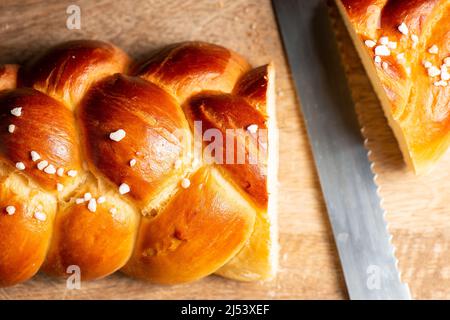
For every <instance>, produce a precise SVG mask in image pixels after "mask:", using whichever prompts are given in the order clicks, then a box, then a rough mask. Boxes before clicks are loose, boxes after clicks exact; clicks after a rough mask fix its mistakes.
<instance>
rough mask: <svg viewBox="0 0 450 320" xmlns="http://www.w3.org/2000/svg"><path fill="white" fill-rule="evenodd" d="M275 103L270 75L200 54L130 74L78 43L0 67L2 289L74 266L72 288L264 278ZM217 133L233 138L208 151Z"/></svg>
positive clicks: (227, 55)
mask: <svg viewBox="0 0 450 320" xmlns="http://www.w3.org/2000/svg"><path fill="white" fill-rule="evenodd" d="M19 74H20V77H19ZM273 93H274V70H273V66H272V65H270V64H269V65H265V66H262V67H259V68H256V69H251V68H250V66H249V64H248V63H247V62H246V61H245V60H244V59H243V58H242V57H240V56H239V55H237V54H236V53H234V52H232V51H230V50H228V49H226V48H224V47H221V46H218V45H214V44H209V43H203V42H185V43H178V44H174V45H171V46H169V47H167V48H164V49H162V50H160V51H157V52H156V53H154V54H153V55H152V56H151V57H150V58H149V59H147V60H145V61H143V62H141V63H136V64H133V63H132V62H131V61H130V59H129V57H128V56H127V55H126V54H125V53H124V52H123V51H122V50H120V49H119V48H117V47H115V46H114V45H112V44H109V43H105V42H100V41H91V40H79V41H71V42H67V43H64V44H61V45H59V46H56V47H54V48H52V49H50V50H49V51H47V52H45V53H44V54H43V55H42V56H40V57H38V58H37V59H36V60H34V62H33V63H31V64H30V65H29V66H27V67H24V68H23V70H22V69H21V70H20V72H19V67H18V66H17V65H5V66H3V67H1V69H0V286H10V285H14V284H17V283H19V282H22V281H25V280H27V279H29V278H31V277H32V276H33V275H34V274H36V273H37V272H38V271H39V270H42V271H44V272H46V273H47V274H50V275H54V276H61V277H64V276H68V275H69V274H68V268H71V266H77V267H79V268H80V271H81V278H82V279H83V280H89V279H96V278H101V277H105V276H107V275H109V274H111V273H113V272H115V271H116V270H119V269H120V270H122V271H123V272H125V273H127V274H129V275H130V276H133V277H138V278H142V279H145V280H149V281H152V282H156V283H169V284H170V283H181V282H188V281H193V280H196V279H199V278H202V277H205V276H207V275H209V274H212V273H217V274H220V275H222V276H225V277H228V278H232V279H238V280H263V279H269V278H271V277H273V276H274V275H275V272H276V265H277V229H276V228H277V226H276V198H275V196H276V189H277V181H276V174H277V134H276V133H277V131H276V122H275V109H274V107H275V101H274V95H273ZM199 123H200V124H201V126H198V124H199ZM228 130H236V131H239V132H240V133H241V135H236V136H233V137H232V139H230V142H232V143H230V144H227V143H225V140H224V143H223V144H222V145H220V144H217V145H216V148H215V149H214V150H213V151H214V152H212V151H211V149H208V148H210V147H211V144H210V143H211V141H213V139H212V138H211V137H210V136H208V134H210V133H211V132H213V133H215V134H217V133H219V134H223V136H224V139H225V137H226V138H227V139H228V136H227V135H226V134H227V133H228ZM199 137H200V138H199ZM208 137H209V138H208ZM215 137H216V138H217V135H216V136H215ZM226 142H229V141H228V140H227V141H226ZM238 149H239V150H242V154H241V155H242V157H243V159H244V160H245V161H243V162H242V161H241V162H239V161H238V160H242V159H238V156H239V155H240V154H239V152H238ZM206 150H209V151H211V152H210V157H209V158H205V157H204V156H203V155H204V154H207V153H205V151H206ZM235 151H236V152H235ZM229 154H231V156H230V157H229ZM256 156H257V157H256ZM228 157H229V158H230V159H228ZM255 157H256V158H255ZM224 158H226V159H227V160H231V161H220V160H221V159H224ZM255 159H256V160H255ZM251 160H253V161H251Z"/></svg>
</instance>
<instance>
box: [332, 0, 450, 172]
mask: <svg viewBox="0 0 450 320" xmlns="http://www.w3.org/2000/svg"><path fill="white" fill-rule="evenodd" d="M337 3H338V6H339V7H340V8H341V13H342V14H343V15H344V17H345V20H346V23H347V26H348V27H349V28H350V31H351V32H350V33H351V34H352V35H353V34H354V35H355V37H353V38H354V41H356V42H357V46H358V47H361V48H362V49H359V52H360V54H361V55H362V57H363V61H364V62H365V63H364V65H365V67H366V69H367V70H368V72H369V74H372V73H373V71H374V72H375V73H376V77H375V76H374V77H371V80H372V82H373V83H374V87H375V89H376V91H377V93H378V95H379V97H380V100H381V102H382V105H383V108H384V111H385V113H386V116H387V118H388V120H389V123H390V125H391V127H392V128H393V130H394V133H395V135H396V137H397V139H398V141H399V144H400V147H401V149H402V152H403V155H404V158H405V161H406V163H407V164H408V165H410V166H411V168H412V169H413V170H414V171H415V172H416V173H419V174H420V173H424V172H428V171H429V170H430V169H431V168H432V167H433V165H434V164H435V163H436V162H437V161H438V160H439V159H440V158H441V157H442V155H443V154H444V153H445V152H446V150H447V149H448V147H449V145H450V113H449V111H450V98H449V97H450V85H449V80H448V76H447V74H446V73H447V68H448V67H449V66H446V63H445V59H446V58H448V57H450V27H449V24H448V19H449V18H450V2H448V1H445V0H413V1H409V0H396V1H393V0H377V1H376V0H372V1H369V0H364V1H362V0H339V1H337ZM356 38H357V39H356ZM381 39H389V40H388V41H389V42H387V45H388V46H390V50H389V54H388V55H386V56H378V57H377V54H376V52H377V51H376V50H377V48H378V47H379V46H380V45H381V43H380V40H381ZM366 41H369V42H368V43H369V44H370V42H371V41H373V42H372V43H374V44H373V45H372V44H371V45H370V46H368V44H367V42H366ZM367 58H369V59H370V60H372V63H370V62H368V61H369V60H367ZM375 59H378V61H376V60H375ZM444 69H445V71H442V70H444ZM378 85H379V88H381V89H380V90H379V89H377V87H378Z"/></svg>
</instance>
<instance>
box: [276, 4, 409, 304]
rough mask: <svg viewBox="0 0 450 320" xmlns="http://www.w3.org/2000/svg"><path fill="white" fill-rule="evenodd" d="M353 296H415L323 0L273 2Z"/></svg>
mask: <svg viewBox="0 0 450 320" xmlns="http://www.w3.org/2000/svg"><path fill="white" fill-rule="evenodd" d="M272 4H273V8H274V11H275V15H276V17H277V21H278V27H279V30H280V32H281V35H282V39H283V43H284V49H285V52H286V54H287V58H288V61H289V65H290V69H291V72H292V76H293V80H294V83H295V87H296V91H297V95H298V97H299V101H300V104H301V111H302V113H303V118H304V121H305V123H306V129H307V133H308V137H309V140H310V144H311V147H312V151H313V157H314V161H315V164H316V168H317V172H318V175H319V180H320V185H321V188H322V192H323V195H324V198H325V202H326V207H327V211H328V216H329V220H330V222H331V225H332V230H333V234H334V239H335V242H336V245H337V248H338V253H339V258H340V261H341V265H342V268H343V271H344V278H345V282H346V286H347V290H348V293H349V297H350V299H358V300H361V299H363V300H366V299H367V300H374V299H411V296H410V292H409V288H408V285H407V284H404V283H402V282H401V280H400V274H399V271H398V269H397V260H396V258H395V256H394V248H393V246H392V244H391V242H390V239H391V236H390V234H389V232H388V230H387V224H386V221H385V219H384V210H383V209H382V208H381V205H380V198H379V196H378V193H377V185H376V184H375V181H374V174H373V172H372V169H371V164H370V162H369V158H368V151H367V150H366V148H365V146H364V139H363V137H362V135H361V132H360V126H359V123H358V120H357V116H356V112H355V108H354V103H353V101H352V98H351V94H350V90H349V88H348V85H347V80H346V78H345V74H344V69H343V66H342V64H341V62H340V57H339V53H338V49H337V43H336V39H335V35H334V32H333V30H332V28H331V23H330V20H329V16H328V11H327V7H326V4H325V3H324V1H322V0H308V1H306V0H273V1H272Z"/></svg>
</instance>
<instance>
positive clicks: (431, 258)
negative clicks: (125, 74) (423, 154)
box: [0, 0, 450, 299]
mask: <svg viewBox="0 0 450 320" xmlns="http://www.w3.org/2000/svg"><path fill="white" fill-rule="evenodd" d="M303 1H306V0H303ZM70 4H78V5H79V6H80V7H81V15H82V22H81V30H79V31H78V30H76V31H74V30H68V29H67V28H66V27H65V23H66V18H67V15H66V12H65V11H66V8H67V6H68V5H70ZM78 38H94V39H103V40H109V41H112V42H113V43H115V44H116V45H118V46H121V47H122V48H124V49H125V50H126V51H127V52H128V53H129V54H130V55H131V56H133V57H136V58H139V57H142V56H144V55H145V54H146V53H148V52H149V51H151V50H152V49H155V48H157V47H160V46H162V45H165V44H169V43H172V42H175V41H182V40H194V39H198V40H205V41H211V42H215V43H218V44H222V45H225V46H227V47H229V48H232V49H234V50H235V51H237V52H239V53H241V54H242V55H244V56H245V57H246V58H248V59H249V61H250V62H251V63H252V64H254V65H260V64H265V63H267V62H269V61H270V60H273V61H274V62H275V65H276V68H277V87H278V88H277V104H278V107H277V108H278V122H279V129H280V172H279V179H280V201H279V209H280V214H279V220H280V242H281V248H282V249H281V259H280V263H281V266H280V272H279V275H278V277H277V278H276V279H275V280H274V281H271V282H266V283H238V282H234V281H229V280H224V279H222V278H220V277H216V276H211V277H208V278H206V279H203V280H201V281H198V282H195V283H192V284H185V285H177V286H156V285H151V284H148V283H143V282H140V281H136V280H132V279H129V278H127V277H126V276H123V275H121V274H115V275H113V276H111V277H108V278H106V279H103V280H99V281H95V282H86V283H82V289H81V290H66V287H65V282H64V281H60V280H54V279H49V278H47V277H46V276H44V275H38V276H37V277H36V278H35V279H33V280H32V281H29V282H27V283H25V284H21V285H18V286H15V287H13V288H8V289H0V299H17V298H25V299H39V298H40V299H73V298H79V299H95V298H97V299H110V298H115V299H137V298H139V299H183V298H187V299H197V298H198V299H200V298H207V299H216V298H217V299H264V298H265V299H345V298H347V293H346V289H345V285H344V282H343V276H342V271H341V269H340V265H339V260H338V257H337V254H336V249H335V245H334V241H333V237H332V235H331V231H330V225H329V223H328V219H327V214H326V211H325V207H324V203H323V199H322V196H321V193H320V187H319V184H318V179H317V174H316V172H315V168H314V163H313V161H312V157H311V151H310V148H309V145H308V140H307V137H306V133H305V128H304V126H303V122H302V118H301V114H300V112H299V106H298V102H297V100H296V97H295V93H294V91H293V84H292V80H291V78H290V74H289V70H288V68H287V64H286V60H285V57H284V54H283V51H282V46H281V43H280V37H279V35H278V31H277V28H276V23H275V19H274V16H273V11H272V7H271V4H270V2H269V1H268V0H234V1H226V0H224V1H217V0H200V1H199V0H180V1H174V0H169V1H167V0H160V1H149V0H147V1H144V0H142V1H125V0H121V1H105V0H101V1H56V0H52V1H44V0H29V1H20V2H19V1H10V0H2V1H1V3H0V63H6V62H23V61H26V60H27V59H28V58H30V57H31V56H33V55H34V54H36V53H37V52H40V51H41V50H43V49H44V48H46V47H48V46H50V45H53V44H56V43H59V42H61V41H65V40H68V39H78ZM342 42H343V49H344V51H345V56H346V57H347V58H346V61H347V63H346V65H347V71H348V73H349V78H350V83H351V85H352V90H353V93H354V99H355V101H356V102H357V109H358V112H359V114H360V117H361V122H362V125H363V126H364V127H365V132H366V136H367V138H368V139H369V147H370V149H371V150H372V151H373V155H372V158H373V160H374V161H375V164H376V166H375V170H376V172H377V173H378V181H377V182H378V183H379V185H380V186H381V187H382V188H381V193H382V196H383V198H384V207H385V208H386V209H387V210H388V213H389V214H388V221H389V222H390V230H391V232H392V233H393V236H394V240H393V241H394V244H395V245H396V247H397V256H398V258H399V260H400V269H401V270H402V271H403V278H404V280H406V281H407V282H409V284H410V287H411V290H412V294H413V296H414V297H415V298H437V299H440V298H450V201H449V199H450V192H449V189H450V155H448V156H447V157H445V159H443V161H442V162H441V163H440V164H439V165H438V167H437V168H436V169H435V170H434V172H433V173H432V174H430V175H428V176H423V177H416V176H414V175H413V174H412V173H410V172H408V171H407V170H406V169H405V167H404V165H403V162H402V159H401V156H400V153H399V150H398V148H397V145H396V142H395V140H394V138H393V136H392V134H391V131H390V130H389V128H388V126H387V124H386V122H385V120H384V117H383V114H382V111H381V108H380V106H379V103H378V101H377V99H376V97H375V96H374V94H373V92H372V89H371V87H370V84H369V83H368V80H367V78H366V76H365V75H364V72H363V70H362V67H361V65H360V64H359V61H358V59H357V57H356V55H355V53H354V51H353V49H352V46H351V44H350V42H348V39H347V38H346V37H342Z"/></svg>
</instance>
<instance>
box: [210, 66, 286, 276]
mask: <svg viewBox="0 0 450 320" xmlns="http://www.w3.org/2000/svg"><path fill="white" fill-rule="evenodd" d="M264 68H265V70H266V72H265V73H263V74H262V77H264V79H266V82H267V86H266V92H265V95H264V105H263V106H261V107H263V108H264V110H265V112H266V115H267V128H268V145H267V147H268V158H267V180H266V184H267V185H266V189H267V193H268V202H267V206H266V207H265V208H262V209H261V208H260V209H259V210H258V214H257V217H256V221H255V227H254V230H253V234H252V236H251V238H250V239H249V241H248V243H247V245H246V246H244V248H243V249H242V250H241V251H240V253H239V254H238V255H237V256H236V257H234V258H233V259H232V260H231V261H230V262H229V263H228V264H226V265H225V266H224V267H222V268H221V269H219V271H218V272H216V273H217V274H219V275H221V276H224V277H227V278H231V279H236V280H240V281H255V280H269V279H271V278H273V277H274V276H275V275H276V273H277V269H278V253H279V244H278V222H277V209H278V177H277V174H278V129H277V121H276V106H275V69H274V66H273V64H269V65H267V66H265V67H264Z"/></svg>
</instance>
